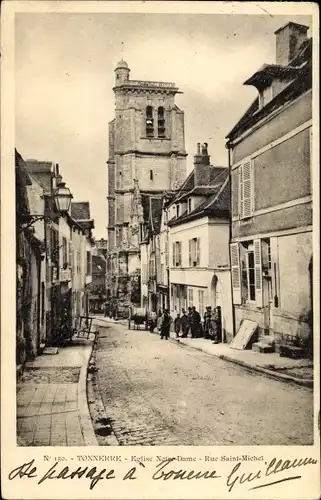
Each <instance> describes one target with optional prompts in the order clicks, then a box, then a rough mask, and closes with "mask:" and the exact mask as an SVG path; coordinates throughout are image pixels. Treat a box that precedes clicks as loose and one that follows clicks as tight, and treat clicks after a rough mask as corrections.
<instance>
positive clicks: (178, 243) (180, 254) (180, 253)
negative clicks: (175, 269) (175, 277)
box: [177, 241, 182, 266]
mask: <svg viewBox="0 0 321 500" xmlns="http://www.w3.org/2000/svg"><path fill="white" fill-rule="evenodd" d="M177 253H178V255H177V262H178V265H179V266H181V265H182V242H181V241H179V242H177Z"/></svg>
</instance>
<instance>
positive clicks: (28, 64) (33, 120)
mask: <svg viewBox="0 0 321 500" xmlns="http://www.w3.org/2000/svg"><path fill="white" fill-rule="evenodd" d="M288 21H294V22H299V23H301V24H305V25H307V26H310V27H311V18H310V17H309V16H287V17H286V16H276V15H274V16H270V15H268V14H263V15H251V16H248V15H231V14H230V15H224V14H196V15H195V14H189V15H187V14H119V13H118V14H112V13H93V14H89V13H78V14H71V13H28V14H26V13H19V14H16V20H15V118H16V119H15V142H16V148H17V149H18V151H19V153H20V154H21V155H22V157H23V158H24V159H31V158H33V159H37V160H47V161H53V162H54V163H58V164H59V166H60V172H61V174H62V176H63V178H64V181H65V182H66V184H67V185H68V187H69V188H70V189H71V191H72V193H73V196H74V201H89V202H90V207H91V216H92V217H93V218H94V219H95V231H94V235H95V237H96V238H97V239H98V238H102V237H104V238H106V225H107V200H106V195H107V166H106V161H107V160H108V122H109V121H111V120H112V119H113V118H114V108H115V105H114V95H113V90H112V87H113V85H114V69H115V66H116V64H117V62H118V61H119V60H120V59H121V58H122V57H123V58H124V59H125V60H126V61H127V63H128V65H129V67H130V69H131V73H130V78H131V79H134V80H154V81H169V82H175V83H176V85H177V86H178V87H179V89H180V90H181V91H182V92H183V94H179V95H177V97H176V103H177V105H178V106H179V107H180V108H181V109H182V110H183V111H184V112H185V148H186V151H187V153H188V158H187V173H189V172H190V171H191V169H192V168H193V155H194V154H195V151H196V143H197V142H207V143H208V144H209V148H208V149H209V154H210V155H211V161H212V164H216V165H226V166H227V161H228V159H227V150H226V148H225V142H226V141H225V136H226V135H227V134H228V132H229V131H230V130H231V129H232V128H233V126H234V125H235V123H236V122H237V121H238V119H239V118H240V117H241V116H242V115H243V113H244V112H245V111H246V109H247V107H248V106H249V105H250V104H251V102H252V101H253V100H254V99H255V97H256V95H257V91H256V89H255V88H254V87H249V86H244V85H243V82H244V81H245V80H246V79H247V78H248V77H249V76H251V75H252V74H253V73H254V72H255V71H256V70H257V69H258V68H259V67H260V66H262V65H263V64H264V63H274V62H275V35H274V31H275V30H276V29H278V28H279V27H281V26H282V25H284V24H285V23H287V22H288ZM310 31H311V30H310ZM310 31H309V32H308V35H309V36H311V33H310ZM122 42H123V43H122Z"/></svg>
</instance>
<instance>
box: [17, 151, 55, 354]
mask: <svg viewBox="0 0 321 500" xmlns="http://www.w3.org/2000/svg"><path fill="white" fill-rule="evenodd" d="M25 165H26V169H27V171H28V174H29V175H30V177H31V178H32V179H34V180H35V182H36V183H37V184H38V185H39V186H40V187H41V189H42V195H41V196H42V197H43V198H42V199H43V207H42V211H40V207H38V208H36V206H34V209H35V210H37V211H36V212H35V213H36V214H46V215H48V216H49V217H50V222H48V221H47V220H44V221H43V222H36V223H35V224H34V227H35V229H36V228H37V227H40V226H41V225H42V224H43V228H44V254H43V260H42V266H44V268H45V270H44V271H43V272H42V275H43V278H44V281H42V282H41V288H42V291H41V293H45V300H44V304H45V306H44V308H42V312H41V315H42V314H44V318H43V320H44V322H45V325H44V328H43V330H44V332H45V335H44V337H43V338H42V341H43V342H42V343H47V344H51V343H54V342H55V338H56V332H57V329H58V328H59V324H60V312H59V303H60V281H59V217H60V214H59V212H58V210H57V207H56V204H55V199H54V193H55V189H56V187H57V179H59V167H58V165H56V164H54V163H52V162H47V161H38V160H26V161H25ZM34 194H35V193H33V198H34ZM38 203H39V202H38ZM41 317H42V316H41ZM41 321H42V320H41Z"/></svg>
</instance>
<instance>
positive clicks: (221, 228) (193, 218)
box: [167, 144, 233, 340]
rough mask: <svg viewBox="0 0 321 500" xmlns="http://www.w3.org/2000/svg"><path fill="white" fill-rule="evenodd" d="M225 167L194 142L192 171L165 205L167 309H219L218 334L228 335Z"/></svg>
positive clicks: (230, 321) (230, 319) (230, 330)
mask: <svg viewBox="0 0 321 500" xmlns="http://www.w3.org/2000/svg"><path fill="white" fill-rule="evenodd" d="M229 189H230V188H229V178H228V169H227V168H224V167H215V166H212V165H210V157H209V156H208V153H207V145H206V144H205V145H204V146H203V147H202V152H201V151H200V144H198V151H197V154H196V155H195V157H194V170H193V172H192V173H191V174H190V175H189V176H188V178H187V179H186V181H185V182H184V183H183V185H182V186H181V188H180V190H179V191H178V193H177V194H176V195H175V196H174V197H173V198H172V199H171V201H170V202H169V203H168V204H167V212H168V220H169V222H168V225H169V228H170V230H169V271H170V273H169V274H170V288H171V297H170V310H171V314H172V315H176V313H178V312H181V310H182V309H187V307H192V306H195V307H196V309H197V310H198V311H199V313H200V315H201V317H203V315H204V312H205V307H206V306H208V305H210V306H212V308H215V307H218V306H219V307H220V308H221V322H222V339H226V340H230V339H231V337H232V335H233V317H232V301H231V282H230V279H231V277H230V265H229V203H230V201H229V200H230V193H229Z"/></svg>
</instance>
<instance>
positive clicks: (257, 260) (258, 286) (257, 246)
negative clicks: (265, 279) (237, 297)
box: [254, 240, 263, 307]
mask: <svg viewBox="0 0 321 500" xmlns="http://www.w3.org/2000/svg"><path fill="white" fill-rule="evenodd" d="M254 266H255V267H254V272H255V302H256V305H257V306H258V307H262V295H263V294H262V251H261V240H254Z"/></svg>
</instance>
